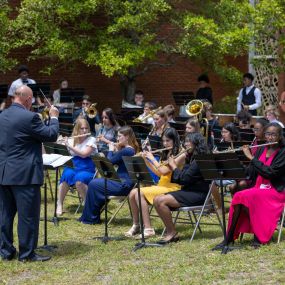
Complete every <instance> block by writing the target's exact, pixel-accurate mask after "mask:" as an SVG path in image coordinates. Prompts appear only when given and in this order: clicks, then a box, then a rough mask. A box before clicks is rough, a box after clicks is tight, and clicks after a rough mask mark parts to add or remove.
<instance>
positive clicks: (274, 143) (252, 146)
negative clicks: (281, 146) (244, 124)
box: [215, 142, 278, 153]
mask: <svg viewBox="0 0 285 285" xmlns="http://www.w3.org/2000/svg"><path fill="white" fill-rule="evenodd" d="M276 144H278V142H272V143H264V144H257V145H250V146H248V147H249V148H250V149H252V148H257V147H263V146H268V145H276ZM236 151H242V147H237V148H229V149H226V150H221V151H216V152H215V153H233V152H236Z"/></svg>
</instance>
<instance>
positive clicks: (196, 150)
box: [154, 133, 209, 244]
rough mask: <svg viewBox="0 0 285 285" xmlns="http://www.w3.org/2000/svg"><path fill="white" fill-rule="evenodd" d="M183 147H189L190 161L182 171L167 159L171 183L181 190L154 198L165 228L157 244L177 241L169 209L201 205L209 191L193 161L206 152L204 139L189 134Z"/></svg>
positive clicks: (196, 134)
mask: <svg viewBox="0 0 285 285" xmlns="http://www.w3.org/2000/svg"><path fill="white" fill-rule="evenodd" d="M185 147H186V148H188V147H191V148H192V149H191V154H192V155H191V156H190V159H189V158H188V159H187V164H185V166H184V167H183V169H182V170H180V169H179V168H178V165H177V163H176V161H175V160H174V159H172V158H170V159H169V167H170V169H171V171H172V177H171V182H172V183H177V184H179V185H181V186H182V187H181V190H179V191H175V192H170V193H168V194H166V195H160V196H157V197H155V198H154V207H155V209H156V211H157V213H158V215H159V216H160V218H161V219H162V221H163V223H164V225H165V227H166V232H167V234H166V236H165V237H164V239H162V240H161V241H159V243H161V244H164V243H169V242H176V241H178V239H179V238H178V234H177V231H176V229H175V225H174V223H173V221H172V215H171V209H172V208H179V207H184V206H196V205H202V204H203V203H204V201H205V199H206V196H207V194H208V191H209V182H207V181H205V180H204V178H203V177H202V174H201V172H200V169H199V167H198V165H197V163H196V161H195V159H193V155H195V154H205V153H207V152H208V148H207V144H206V142H205V138H204V137H203V136H202V135H201V134H200V133H190V134H188V135H187V136H186V138H185Z"/></svg>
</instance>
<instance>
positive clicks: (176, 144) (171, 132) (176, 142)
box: [160, 128, 180, 161]
mask: <svg viewBox="0 0 285 285" xmlns="http://www.w3.org/2000/svg"><path fill="white" fill-rule="evenodd" d="M161 137H162V138H163V137H166V138H168V139H170V140H172V141H173V149H172V150H170V151H169V150H164V151H163V152H162V154H161V158H160V159H161V160H162V161H164V160H167V159H168V155H169V152H170V155H177V154H178V153H179V148H180V139H179V134H178V132H177V131H176V130H175V129H174V128H167V129H166V130H165V131H164V132H163V133H162V136H161Z"/></svg>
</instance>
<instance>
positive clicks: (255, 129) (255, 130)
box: [252, 128, 261, 132]
mask: <svg viewBox="0 0 285 285" xmlns="http://www.w3.org/2000/svg"><path fill="white" fill-rule="evenodd" d="M252 130H253V131H254V132H259V131H261V129H259V128H253V129H252Z"/></svg>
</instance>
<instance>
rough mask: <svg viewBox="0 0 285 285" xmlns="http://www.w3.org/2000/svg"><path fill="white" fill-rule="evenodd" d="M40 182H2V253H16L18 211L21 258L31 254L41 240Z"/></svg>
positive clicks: (0, 202)
mask: <svg viewBox="0 0 285 285" xmlns="http://www.w3.org/2000/svg"><path fill="white" fill-rule="evenodd" d="M40 205H41V192H40V185H15V186H3V185H0V255H1V256H2V257H9V256H11V255H12V254H14V253H15V251H16V249H15V247H14V245H13V223H14V218H15V215H16V213H17V212H18V238H19V258H20V259H24V258H30V257H32V256H33V255H34V250H35V249H36V247H37V244H38V236H39V222H40Z"/></svg>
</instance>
